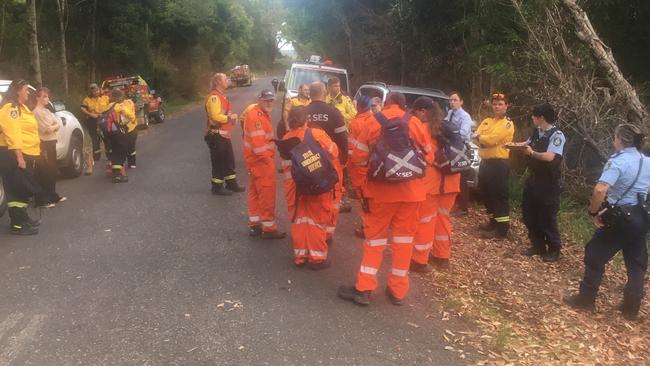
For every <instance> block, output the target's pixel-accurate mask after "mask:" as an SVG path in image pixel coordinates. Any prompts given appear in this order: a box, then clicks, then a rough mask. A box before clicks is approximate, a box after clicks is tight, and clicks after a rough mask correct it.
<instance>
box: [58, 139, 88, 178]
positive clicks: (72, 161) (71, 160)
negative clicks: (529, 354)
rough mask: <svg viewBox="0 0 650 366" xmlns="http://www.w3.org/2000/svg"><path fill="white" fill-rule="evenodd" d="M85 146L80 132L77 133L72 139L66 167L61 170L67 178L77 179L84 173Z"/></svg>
mask: <svg viewBox="0 0 650 366" xmlns="http://www.w3.org/2000/svg"><path fill="white" fill-rule="evenodd" d="M83 146H84V143H83V138H82V137H81V136H80V134H79V133H78V132H75V133H74V134H73V135H72V137H71V138H70V147H69V148H68V156H67V157H66V161H65V167H64V168H63V169H61V170H62V173H63V175H64V176H65V177H66V178H77V177H78V176H80V175H81V173H82V172H83V169H84V163H83Z"/></svg>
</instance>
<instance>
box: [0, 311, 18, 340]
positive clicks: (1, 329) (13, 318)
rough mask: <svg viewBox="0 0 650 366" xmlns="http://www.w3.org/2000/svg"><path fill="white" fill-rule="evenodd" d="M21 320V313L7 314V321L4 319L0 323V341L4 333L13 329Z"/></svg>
mask: <svg viewBox="0 0 650 366" xmlns="http://www.w3.org/2000/svg"><path fill="white" fill-rule="evenodd" d="M22 318H23V314H22V313H13V314H9V316H8V317H7V319H5V320H4V321H3V322H2V323H0V339H2V337H4V335H5V333H7V331H8V330H10V329H12V328H13V327H15V326H16V324H18V322H19V321H20V319H22Z"/></svg>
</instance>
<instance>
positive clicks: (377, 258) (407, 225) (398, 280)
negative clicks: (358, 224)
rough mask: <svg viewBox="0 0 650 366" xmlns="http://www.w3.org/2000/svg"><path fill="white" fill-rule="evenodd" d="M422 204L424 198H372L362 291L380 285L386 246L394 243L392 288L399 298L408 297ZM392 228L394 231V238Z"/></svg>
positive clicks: (361, 271) (360, 278)
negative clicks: (384, 199)
mask: <svg viewBox="0 0 650 366" xmlns="http://www.w3.org/2000/svg"><path fill="white" fill-rule="evenodd" d="M419 206H420V202H395V203H384V202H377V200H371V201H370V212H368V213H367V214H366V215H365V220H364V233H365V236H366V240H365V241H364V242H363V259H362V260H361V268H360V269H359V275H358V277H357V283H356V288H357V290H358V291H373V290H374V289H375V288H377V272H378V271H379V268H380V267H381V261H382V259H383V253H384V249H386V247H387V246H388V245H389V243H390V246H391V249H392V253H391V254H392V268H391V271H390V274H389V275H388V289H389V290H390V292H391V293H392V295H393V296H395V297H396V298H398V299H402V298H404V297H406V294H407V293H408V290H409V277H408V272H409V266H410V264H411V255H412V252H413V236H414V235H415V232H416V231H417V228H418V208H419ZM389 231H390V232H391V233H392V238H391V240H390V242H389V240H388V233H389Z"/></svg>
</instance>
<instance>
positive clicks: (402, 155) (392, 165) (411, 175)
mask: <svg viewBox="0 0 650 366" xmlns="http://www.w3.org/2000/svg"><path fill="white" fill-rule="evenodd" d="M375 118H376V119H377V121H378V122H379V124H380V125H381V135H380V136H379V139H378V140H377V144H375V147H374V148H373V150H372V152H371V153H370V160H369V162H368V179H371V180H376V181H388V182H396V183H397V182H405V181H409V180H412V179H417V178H422V177H424V168H425V167H426V166H427V163H426V161H425V160H424V156H423V154H422V151H421V149H419V148H417V147H416V146H415V144H414V143H413V140H411V137H410V136H409V127H408V123H409V122H408V121H409V120H410V119H411V115H410V114H408V113H405V114H404V115H403V116H402V117H401V118H400V117H396V118H391V119H390V120H389V119H387V118H386V116H384V115H383V114H382V113H375Z"/></svg>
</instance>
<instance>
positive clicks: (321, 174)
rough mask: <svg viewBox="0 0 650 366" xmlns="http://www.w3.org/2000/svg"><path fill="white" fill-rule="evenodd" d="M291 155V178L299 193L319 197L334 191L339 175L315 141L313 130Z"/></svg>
mask: <svg viewBox="0 0 650 366" xmlns="http://www.w3.org/2000/svg"><path fill="white" fill-rule="evenodd" d="M289 154H290V155H291V177H292V178H293V181H294V182H295V183H296V191H297V193H300V194H304V195H318V194H322V193H325V192H328V191H332V190H333V189H334V186H335V185H336V183H337V182H338V180H339V175H338V173H337V172H336V169H335V168H334V165H333V164H332V162H331V161H330V158H329V156H328V155H327V153H326V152H325V150H323V148H322V147H321V146H320V144H319V143H318V141H316V140H315V139H314V136H313V135H312V133H311V128H308V129H307V131H306V132H305V138H304V139H303V140H302V141H301V142H300V143H299V144H297V145H296V146H295V147H294V148H292V149H291V151H290V153H289Z"/></svg>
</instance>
